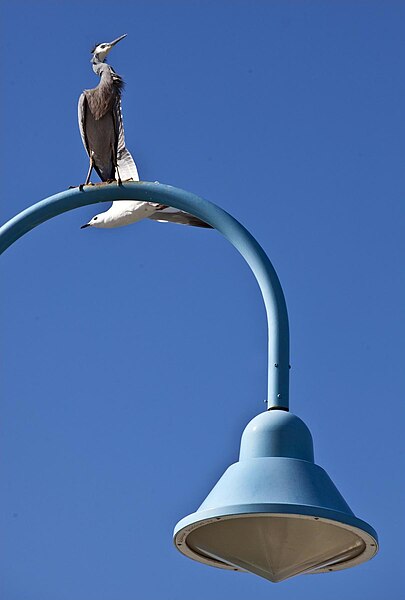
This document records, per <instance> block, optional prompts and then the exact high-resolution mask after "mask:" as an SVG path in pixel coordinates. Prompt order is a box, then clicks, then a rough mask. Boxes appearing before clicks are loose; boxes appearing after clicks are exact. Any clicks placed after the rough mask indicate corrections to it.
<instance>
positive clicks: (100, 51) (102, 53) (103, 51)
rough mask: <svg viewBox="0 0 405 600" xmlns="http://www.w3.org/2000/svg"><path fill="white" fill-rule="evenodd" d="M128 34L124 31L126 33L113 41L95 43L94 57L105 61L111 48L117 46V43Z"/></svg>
mask: <svg viewBox="0 0 405 600" xmlns="http://www.w3.org/2000/svg"><path fill="white" fill-rule="evenodd" d="M126 36H127V34H126V33H124V35H121V36H120V37H119V38H117V39H116V40H114V41H113V42H103V43H101V44H95V46H94V48H93V50H92V51H91V53H92V55H93V59H96V60H98V61H100V62H104V61H105V59H106V57H107V54H108V53H109V52H110V50H111V48H113V47H114V46H115V44H118V42H120V41H121V40H123V39H124V37H126Z"/></svg>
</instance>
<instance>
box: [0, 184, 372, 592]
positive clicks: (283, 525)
mask: <svg viewBox="0 0 405 600" xmlns="http://www.w3.org/2000/svg"><path fill="white" fill-rule="evenodd" d="M116 200H143V201H150V202H159V203H161V204H166V205H169V206H173V207H174V208H178V209H181V210H184V211H186V212H188V213H191V214H193V215H195V216H196V217H198V218H200V219H202V220H203V221H206V222H207V223H209V224H210V225H212V227H214V228H215V229H217V230H218V231H219V232H220V233H222V234H223V235H224V236H225V237H226V238H227V239H228V240H229V241H230V242H231V243H232V244H233V245H234V246H235V248H236V249H237V250H238V251H239V252H240V254H241V255H242V256H243V257H244V258H245V260H246V262H247V263H248V264H249V266H250V268H251V269H252V271H253V273H254V275H255V277H256V279H257V282H258V284H259V286H260V290H261V292H262V295H263V300H264V304H265V307H266V314H267V323H268V330H269V334H268V344H269V347H268V365H269V367H268V392H267V394H268V395H267V404H268V406H267V409H268V410H267V411H266V412H264V413H261V414H259V415H258V416H256V417H255V418H254V419H253V420H252V421H251V422H250V423H249V424H248V425H247V427H246V429H245V431H244V432H243V435H242V441H241V448H240V455H239V461H238V462H237V463H235V464H233V465H231V466H230V467H229V468H228V469H227V471H226V472H225V473H224V475H223V476H222V477H221V479H220V480H219V481H218V483H217V484H216V485H215V487H214V489H213V490H212V491H211V492H210V494H209V495H208V496H207V498H206V499H205V500H204V502H203V503H202V505H201V506H200V507H199V509H198V510H197V511H196V512H194V513H192V514H190V515H189V516H187V517H185V518H184V519H182V520H181V521H180V522H179V523H178V524H177V525H176V527H175V530H174V543H175V546H176V548H177V549H178V550H179V551H180V552H181V553H182V554H184V555H185V556H188V557H190V558H192V559H194V560H196V561H199V562H202V563H204V564H207V565H211V566H215V567H219V568H223V569H232V570H235V571H247V572H250V573H254V574H256V575H259V576H261V577H264V578H265V579H268V580H270V581H273V582H278V581H283V580H284V579H288V578H289V577H293V576H294V575H299V574H302V573H323V572H328V571H337V570H342V569H346V568H349V567H353V566H355V565H358V564H360V563H363V562H365V561H367V560H369V559H370V558H372V557H373V556H374V555H375V554H376V552H377V549H378V540H377V534H376V532H375V531H374V529H373V528H372V527H371V526H370V525H368V524H367V523H366V522H364V521H362V520H360V519H358V518H357V517H355V515H354V514H353V512H352V511H351V510H350V508H349V506H348V505H347V503H346V502H345V500H344V499H343V497H342V496H341V494H340V493H339V492H338V490H337V488H336V487H335V485H334V484H333V482H332V481H331V479H330V478H329V476H328V475H327V473H326V472H325V471H324V470H323V469H322V468H321V467H320V466H318V465H316V464H315V462H314V452H313V443H312V436H311V433H310V431H309V429H308V427H307V426H306V425H305V423H304V422H303V421H302V420H301V419H299V418H298V417H297V416H295V415H293V414H292V413H291V412H289V368H290V365H289V326H288V315H287V308H286V303H285V299H284V294H283V291H282V288H281V285H280V281H279V279H278V277H277V274H276V272H275V270H274V267H273V265H272V264H271V262H270V260H269V258H268V257H267V255H266V254H265V252H264V250H263V249H262V248H261V246H260V245H259V244H258V243H257V241H256V240H255V239H254V238H253V236H252V235H251V234H250V233H249V232H248V231H247V230H246V229H245V228H244V227H243V226H242V225H241V224H240V223H239V222H238V221H236V219H234V218H233V217H232V216H231V215H229V214H228V213H227V212H225V211H224V210H222V209H221V208H219V207H218V206H216V205H215V204H212V203H211V202H207V201H206V200H203V199H202V198H200V197H198V196H196V195H194V194H191V193H190V192H186V191H184V190H181V189H179V188H174V187H172V186H168V185H161V184H159V183H149V182H136V183H125V184H124V185H122V186H117V185H116V184H115V183H113V184H109V185H102V186H86V187H85V188H84V189H83V190H79V189H78V188H75V189H73V190H68V191H66V192H62V193H60V194H56V195H55V196H52V197H50V198H47V199H45V200H43V201H42V202H39V203H38V204H35V205H33V206H31V207H30V208H28V209H26V210H25V211H23V212H22V213H20V214H19V215H17V216H16V217H14V218H13V219H11V220H10V221H9V222H8V223H6V224H5V225H4V226H3V227H2V228H0V253H1V252H4V250H6V249H7V248H8V247H9V246H10V245H11V244H13V243H14V242H15V241H16V240H17V239H19V238H20V237H21V236H23V235H24V234H25V233H27V232H28V231H30V230H31V229H33V228H34V227H36V226H37V225H39V224H41V223H43V222H44V221H47V220H48V219H51V218H52V217H54V216H57V215H59V214H61V213H63V212H66V211H69V210H72V209H74V208H78V207H83V206H87V205H89V204H96V203H99V202H105V201H116Z"/></svg>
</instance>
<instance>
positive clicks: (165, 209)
mask: <svg viewBox="0 0 405 600" xmlns="http://www.w3.org/2000/svg"><path fill="white" fill-rule="evenodd" d="M148 218H149V219H152V220H153V221H159V223H180V224H181V225H192V226H193V227H205V228H206V229H212V227H211V225H208V223H205V222H204V221H201V219H199V218H198V217H194V215H190V214H189V213H187V212H184V211H183V210H178V209H177V208H173V207H171V206H164V205H160V206H159V208H158V209H157V210H156V212H154V213H153V215H150V216H149V217H148Z"/></svg>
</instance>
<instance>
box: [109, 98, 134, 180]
mask: <svg viewBox="0 0 405 600" xmlns="http://www.w3.org/2000/svg"><path fill="white" fill-rule="evenodd" d="M113 119H114V125H115V130H116V134H117V162H118V170H119V172H120V177H121V179H122V181H125V180H126V179H133V181H139V175H138V169H137V168H136V164H135V161H134V159H133V158H132V156H131V153H130V152H129V150H127V148H126V147H125V137H124V123H123V120H122V109H121V98H120V96H117V99H116V101H115V103H114V106H113Z"/></svg>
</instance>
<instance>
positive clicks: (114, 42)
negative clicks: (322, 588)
mask: <svg viewBox="0 0 405 600" xmlns="http://www.w3.org/2000/svg"><path fill="white" fill-rule="evenodd" d="M125 37H127V34H126V33H124V35H121V36H120V37H118V38H117V39H116V40H114V41H113V42H110V46H111V48H112V47H113V46H115V44H118V42H120V41H121V40H123V39H124V38H125Z"/></svg>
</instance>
